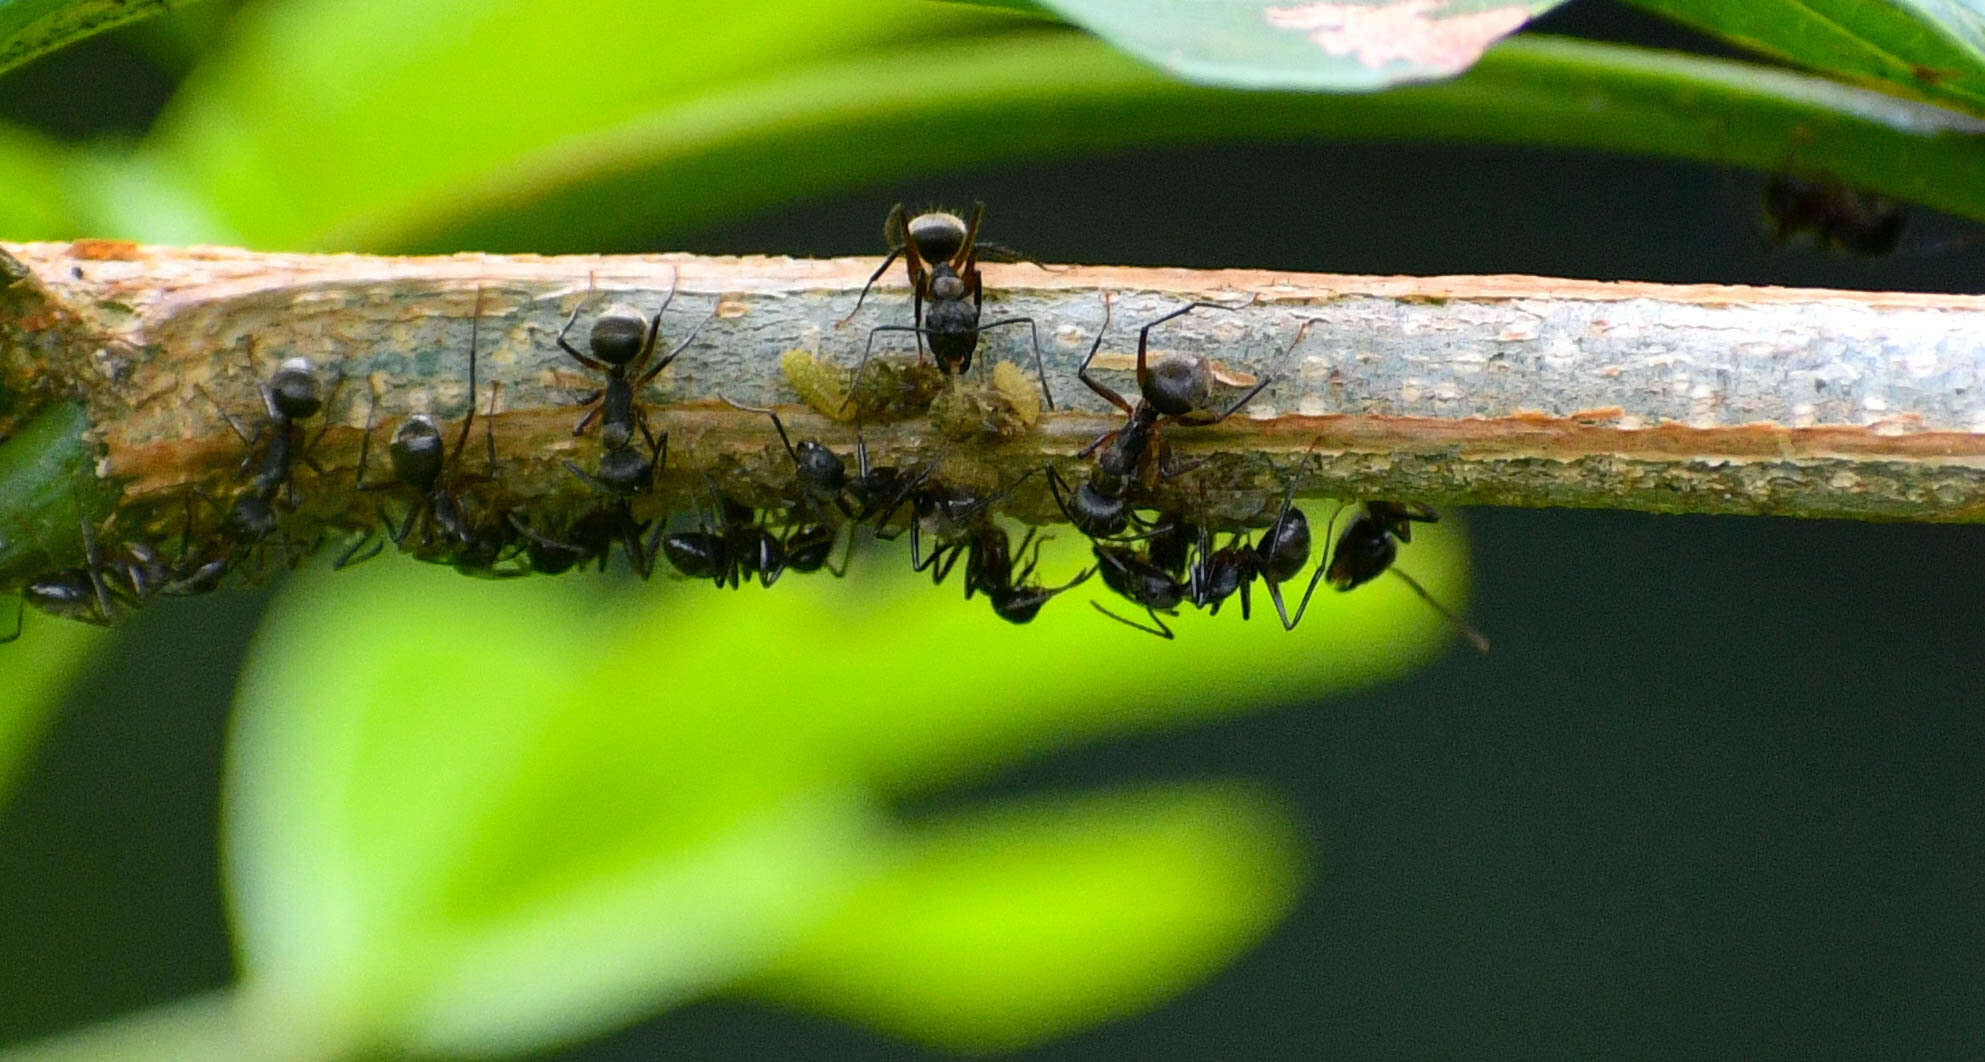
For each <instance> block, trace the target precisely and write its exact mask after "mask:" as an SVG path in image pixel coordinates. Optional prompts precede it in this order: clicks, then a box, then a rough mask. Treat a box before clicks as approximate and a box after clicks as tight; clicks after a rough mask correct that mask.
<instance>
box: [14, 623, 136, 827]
mask: <svg viewBox="0 0 1985 1062" xmlns="http://www.w3.org/2000/svg"><path fill="white" fill-rule="evenodd" d="M19 606H20V599H19V598H16V597H0V637H5V636H6V635H7V633H8V632H10V631H12V630H13V629H14V617H15V616H17V615H21V616H22V621H21V622H22V628H21V637H20V639H19V640H17V641H14V642H11V643H8V644H5V645H0V802H4V801H5V799H6V797H7V796H8V795H10V794H12V793H13V791H14V781H15V779H16V778H17V777H19V775H20V771H21V768H22V767H23V765H24V764H25V762H26V760H27V757H28V754H29V752H30V751H31V750H32V749H33V748H34V747H35V745H36V744H38V743H39V742H40V739H41V736H42V735H43V734H44V733H46V732H47V729H48V723H49V720H50V719H51V718H52V717H53V716H54V713H55V709H56V708H57V707H59V706H60V705H61V703H62V694H63V692H64V691H65V690H66V689H67V688H68V686H69V681H70V680H71V679H72V678H74V677H75V675H76V673H77V672H78V671H80V670H81V669H82V666H83V664H84V663H85V662H87V661H88V660H89V657H90V654H91V653H93V652H96V651H98V650H100V649H102V648H103V647H104V646H105V645H107V644H108V643H109V641H110V639H111V637H112V635H111V634H110V632H108V631H105V630H101V629H99V628H96V627H91V626H88V625H86V624H82V623H70V622H65V621H62V620H56V619H52V618H49V617H46V616H43V615H42V614H41V613H39V612H34V611H33V610H32V609H30V610H28V612H29V613H32V614H31V615H22V614H21V613H20V612H18V611H17V609H18V608H19Z"/></svg>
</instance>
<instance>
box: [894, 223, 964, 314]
mask: <svg viewBox="0 0 1985 1062" xmlns="http://www.w3.org/2000/svg"><path fill="white" fill-rule="evenodd" d="M904 235H905V236H906V237H907V238H908V240H909V242H910V243H911V244H913V245H914V246H915V247H916V249H917V257H919V258H922V259H923V260H924V261H926V262H949V261H951V260H952V259H953V258H956V257H958V252H959V250H960V249H961V248H963V247H964V246H965V219H963V218H961V217H959V216H958V215H956V214H947V213H945V212H944V211H941V210H933V211H931V212H930V213H928V214H918V215H917V216H916V217H913V218H911V219H910V223H909V225H908V227H907V231H906V232H905V233H904ZM951 297H953V298H955V297H956V296H951Z"/></svg>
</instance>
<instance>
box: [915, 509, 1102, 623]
mask: <svg viewBox="0 0 1985 1062" xmlns="http://www.w3.org/2000/svg"><path fill="white" fill-rule="evenodd" d="M1039 531H1040V529H1039V528H1034V527H1030V528H1028V529H1027V533H1026V535H1024V536H1022V537H1021V539H1020V546H1019V548H1018V549H1015V548H1014V547H1013V540H1012V538H1011V537H1010V536H1008V535H1007V533H1006V529H1005V528H1002V527H1000V526H999V525H998V524H995V523H993V522H992V521H990V520H986V521H982V522H981V523H980V524H979V525H978V526H977V527H976V528H975V529H974V530H973V531H972V532H971V535H970V537H969V538H968V539H967V540H966V541H964V542H960V543H956V544H954V545H952V546H950V547H948V548H949V549H950V550H951V555H950V557H949V558H947V559H946V560H945V562H944V564H943V565H942V567H940V568H938V569H937V570H936V571H935V572H934V574H933V575H932V581H933V582H938V583H942V582H943V581H944V577H945V576H946V575H948V574H950V572H951V568H952V565H954V564H956V563H957V561H958V554H959V552H960V551H963V552H964V553H965V600H967V601H970V600H971V599H972V595H973V594H974V593H975V592H976V593H983V594H985V595H986V597H987V598H988V599H990V600H991V601H992V607H993V612H994V613H995V614H997V615H998V616H999V618H1000V619H1003V620H1005V621H1007V622H1008V623H1014V624H1020V623H1029V622H1032V621H1033V619H1034V617H1035V616H1038V615H1040V612H1041V607H1042V606H1044V605H1046V604H1047V603H1048V602H1049V601H1051V600H1053V599H1054V598H1055V596H1056V595H1057V594H1060V593H1061V592H1062V591H1064V590H1070V589H1073V588H1075V587H1077V586H1080V585H1082V584H1083V583H1084V582H1087V581H1088V579H1089V577H1090V576H1092V575H1094V574H1096V569H1095V567H1094V566H1091V567H1088V568H1085V569H1083V570H1082V571H1081V572H1080V573H1079V574H1077V575H1076V576H1075V578H1073V579H1070V580H1069V581H1068V582H1065V583H1063V584H1061V585H1060V586H1042V585H1040V584H1039V583H1032V584H1030V583H1028V582H1027V580H1028V579H1029V578H1031V577H1032V576H1033V574H1034V568H1035V566H1036V565H1038V564H1039V563H1040V559H1041V545H1042V544H1043V543H1045V542H1046V541H1048V536H1045V535H1040V534H1039ZM939 552H940V553H941V552H942V550H940V551H939ZM1015 557H1026V558H1027V562H1026V563H1025V564H1023V565H1021V566H1020V570H1019V571H1017V572H1016V571H1014V569H1013V560H1014V558H1015ZM933 559H935V555H934V556H933Z"/></svg>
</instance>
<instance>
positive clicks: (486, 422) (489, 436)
mask: <svg viewBox="0 0 1985 1062" xmlns="http://www.w3.org/2000/svg"><path fill="white" fill-rule="evenodd" d="M502 387H503V381H502V380H492V381H490V385H489V412H488V413H487V414H486V415H484V417H483V418H482V437H483V441H484V442H486V443H488V444H489V475H490V477H491V478H494V477H495V476H496V423H495V422H496V393H497V392H498V391H499V390H501V389H502ZM470 397H471V398H473V397H474V396H473V395H472V396H470ZM458 449H459V447H458Z"/></svg>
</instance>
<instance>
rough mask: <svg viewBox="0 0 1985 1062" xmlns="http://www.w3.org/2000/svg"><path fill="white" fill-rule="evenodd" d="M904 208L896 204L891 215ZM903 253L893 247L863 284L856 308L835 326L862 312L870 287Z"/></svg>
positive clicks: (900, 249)
mask: <svg viewBox="0 0 1985 1062" xmlns="http://www.w3.org/2000/svg"><path fill="white" fill-rule="evenodd" d="M902 209H903V204H901V203H898V204H896V211H895V212H894V213H891V214H890V215H889V216H890V217H892V218H894V217H897V216H898V214H900V213H901V212H902ZM902 253H903V249H902V248H901V247H897V248H894V249H892V250H891V251H890V252H889V257H887V258H884V259H883V260H882V264H881V265H879V266H876V267H875V272H873V273H870V274H869V277H868V283H866V284H863V285H862V293H861V294H860V295H857V296H855V308H854V309H852V310H849V311H848V316H846V317H843V318H841V319H840V320H839V321H836V322H834V327H836V328H840V327H841V326H843V325H845V324H847V323H848V322H849V321H852V320H854V319H855V315H856V314H858V313H860V312H862V300H863V299H866V298H868V289H870V288H872V287H875V282H876V281H878V280H881V279H882V274H884V273H887V272H888V271H889V267H890V266H892V265H895V264H896V256H898V255H900V254H902Z"/></svg>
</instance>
